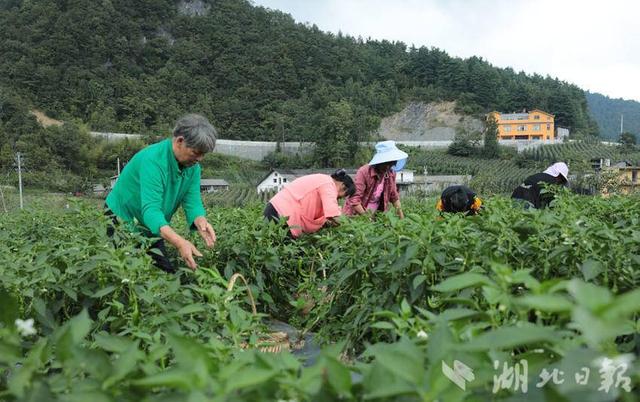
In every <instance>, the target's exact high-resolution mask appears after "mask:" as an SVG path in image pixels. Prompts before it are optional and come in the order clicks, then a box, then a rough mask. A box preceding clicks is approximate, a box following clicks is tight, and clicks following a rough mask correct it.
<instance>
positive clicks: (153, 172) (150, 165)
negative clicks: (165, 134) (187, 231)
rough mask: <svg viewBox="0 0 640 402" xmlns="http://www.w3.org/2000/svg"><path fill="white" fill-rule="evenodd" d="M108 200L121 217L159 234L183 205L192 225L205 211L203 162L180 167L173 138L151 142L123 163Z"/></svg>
mask: <svg viewBox="0 0 640 402" xmlns="http://www.w3.org/2000/svg"><path fill="white" fill-rule="evenodd" d="M106 204H107V207H108V208H109V209H111V211H112V212H113V213H114V214H115V215H116V216H117V217H118V218H120V219H122V220H124V221H125V222H128V223H135V222H138V223H140V224H142V225H143V226H144V227H146V228H147V229H148V230H149V231H150V232H151V233H152V234H153V235H156V236H159V235H160V228H161V227H162V226H164V225H168V224H169V222H170V221H171V217H172V216H173V214H174V213H175V212H176V210H177V209H178V206H180V205H182V208H183V209H184V212H185V215H186V217H187V224H188V226H189V228H191V227H192V225H193V221H194V220H195V219H196V218H197V217H199V216H205V215H206V212H205V210H204V207H203V206H202V198H201V197H200V165H199V164H195V165H193V166H190V167H188V168H184V169H180V167H179V166H178V161H177V160H176V158H175V155H174V154H173V147H172V142H171V139H170V138H169V139H166V140H164V141H160V142H158V143H157V144H153V145H150V146H148V147H146V148H145V149H143V150H141V151H140V152H138V153H137V154H135V155H134V157H133V158H131V160H130V161H129V163H127V165H126V166H125V167H124V169H123V170H122V173H121V174H120V177H119V178H118V181H117V182H116V185H115V186H114V188H113V190H112V191H111V192H110V193H109V196H108V197H107V200H106Z"/></svg>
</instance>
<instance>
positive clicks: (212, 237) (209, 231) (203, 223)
mask: <svg viewBox="0 0 640 402" xmlns="http://www.w3.org/2000/svg"><path fill="white" fill-rule="evenodd" d="M193 224H194V225H196V229H198V234H200V237H202V239H203V240H204V242H205V244H206V245H207V247H213V245H214V243H215V242H216V232H215V231H214V230H213V226H211V224H210V223H209V222H207V218H205V217H204V216H199V217H197V218H196V220H195V221H193Z"/></svg>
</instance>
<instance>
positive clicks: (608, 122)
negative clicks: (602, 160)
mask: <svg viewBox="0 0 640 402" xmlns="http://www.w3.org/2000/svg"><path fill="white" fill-rule="evenodd" d="M586 97H587V102H588V104H589V111H590V112H591V115H592V116H593V118H594V119H595V120H596V122H597V123H598V126H599V127H600V136H601V137H603V138H608V139H612V140H616V141H617V140H618V138H619V137H620V116H621V115H623V116H624V124H623V125H624V127H623V130H624V132H629V133H632V134H634V135H635V136H636V139H637V140H639V141H640V102H636V101H633V100H625V99H612V98H609V97H608V96H604V95H601V94H599V93H591V92H588V91H587V92H586Z"/></svg>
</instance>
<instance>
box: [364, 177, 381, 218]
mask: <svg viewBox="0 0 640 402" xmlns="http://www.w3.org/2000/svg"><path fill="white" fill-rule="evenodd" d="M382 190H384V180H380V183H378V185H377V186H376V189H375V190H373V195H372V196H371V199H370V200H369V203H368V204H367V209H369V210H371V211H377V210H378V207H379V206H380V196H381V195H382Z"/></svg>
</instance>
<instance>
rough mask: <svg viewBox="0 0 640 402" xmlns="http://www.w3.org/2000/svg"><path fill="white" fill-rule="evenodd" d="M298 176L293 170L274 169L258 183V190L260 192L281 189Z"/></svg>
mask: <svg viewBox="0 0 640 402" xmlns="http://www.w3.org/2000/svg"><path fill="white" fill-rule="evenodd" d="M297 177H298V176H296V175H295V174H294V173H293V171H291V170H272V171H271V172H269V174H268V175H267V176H266V177H265V178H264V179H262V181H260V183H258V186H257V187H256V190H257V191H258V193H264V192H275V191H280V190H282V188H283V187H284V186H286V185H287V184H289V183H291V182H292V181H294V180H295V179H296V178H297Z"/></svg>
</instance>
